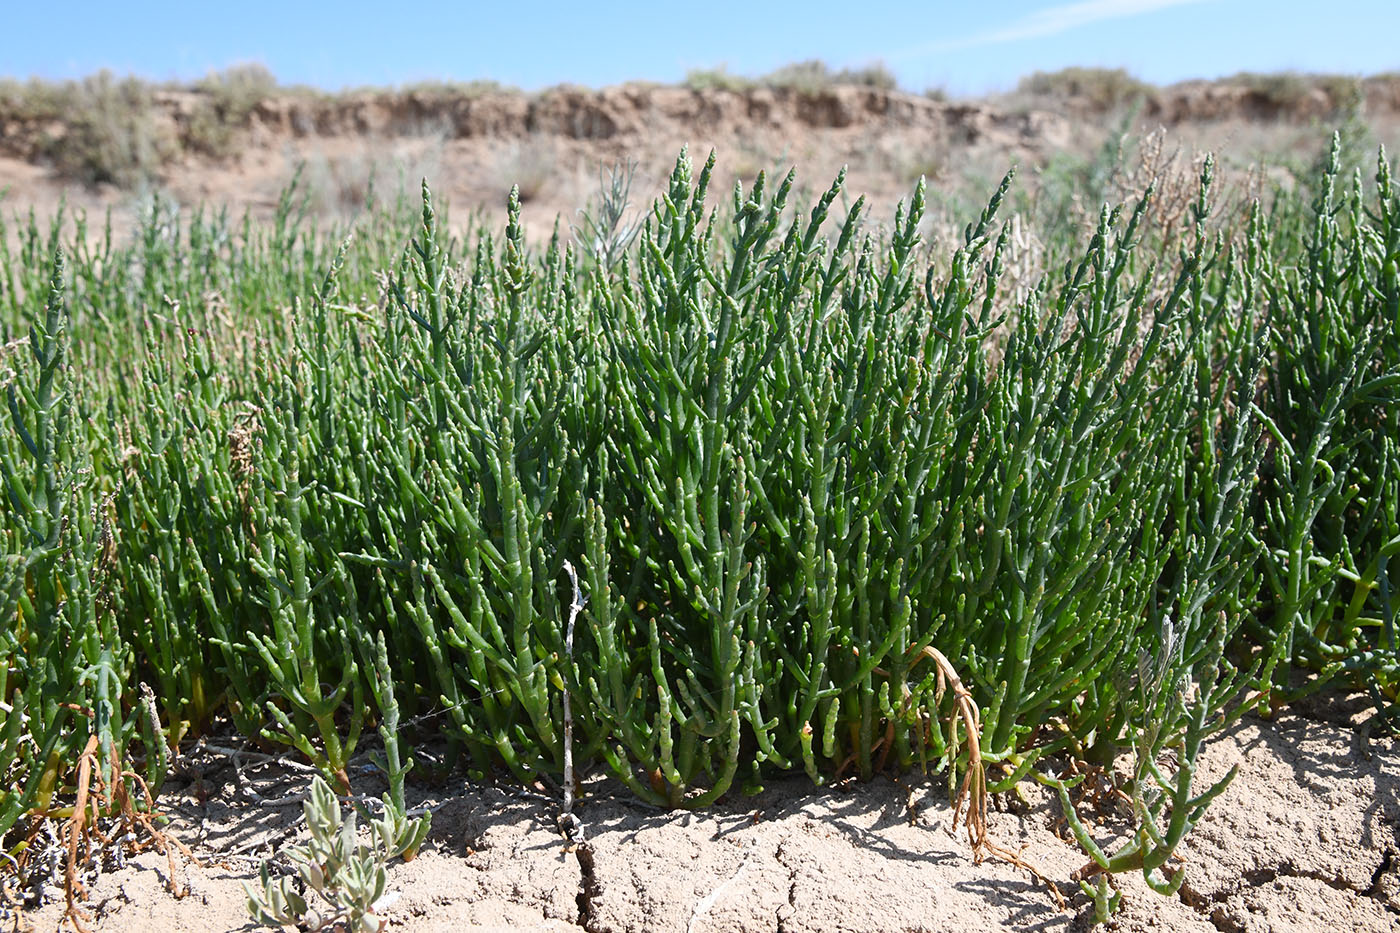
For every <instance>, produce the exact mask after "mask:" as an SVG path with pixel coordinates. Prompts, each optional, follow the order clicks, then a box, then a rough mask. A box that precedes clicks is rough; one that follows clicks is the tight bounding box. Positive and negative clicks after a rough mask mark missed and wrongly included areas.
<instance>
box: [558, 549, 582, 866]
mask: <svg viewBox="0 0 1400 933" xmlns="http://www.w3.org/2000/svg"><path fill="white" fill-rule="evenodd" d="M564 570H565V572H566V573H568V575H569V582H570V583H571V584H573V588H574V599H573V602H571V603H570V604H569V623H568V627H567V629H566V630H565V632H564V654H565V656H566V657H567V658H568V664H569V668H570V670H572V669H573V666H574V623H575V622H576V621H577V620H578V614H579V613H580V612H582V611H583V594H582V593H580V592H579V587H578V571H576V570H574V565H573V564H571V563H569V561H567V560H566V561H564ZM559 825H560V828H561V829H563V830H564V835H565V836H566V837H567V838H568V839H569V841H570V842H572V843H574V844H578V843H580V842H582V841H583V823H582V821H581V820H579V818H578V817H576V816H574V714H573V709H572V707H571V706H570V703H569V684H568V678H565V680H564V808H563V812H562V813H560V814H559Z"/></svg>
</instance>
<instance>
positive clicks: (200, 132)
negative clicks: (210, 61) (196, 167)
mask: <svg viewBox="0 0 1400 933" xmlns="http://www.w3.org/2000/svg"><path fill="white" fill-rule="evenodd" d="M194 89H195V90H196V91H197V92H199V94H200V95H201V99H200V101H199V103H198V104H197V105H196V107H195V110H194V112H193V113H192V114H191V115H190V117H189V120H188V122H187V123H186V124H185V125H184V127H182V136H183V141H184V144H185V146H186V147H187V148H190V149H193V150H195V151H196V152H201V153H204V154H205V155H211V156H216V157H224V156H227V155H229V154H231V153H232V151H233V149H234V143H235V141H236V140H237V137H238V132H239V131H240V130H241V129H243V128H244V126H246V124H247V122H248V117H249V116H250V115H251V114H252V113H253V110H254V108H256V107H257V106H258V104H260V103H262V102H263V101H264V100H266V99H267V98H268V97H269V96H270V95H272V94H273V93H274V92H275V91H276V90H277V79H276V78H274V77H273V76H272V72H270V71H268V70H267V69H266V68H264V67H263V66H262V65H255V64H254V65H240V66H237V67H234V68H229V69H227V70H225V71H217V72H213V73H212V74H210V75H209V76H208V77H206V78H204V79H203V80H201V81H199V82H197V83H196V84H195V86H194Z"/></svg>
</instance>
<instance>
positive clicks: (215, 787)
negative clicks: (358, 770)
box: [21, 700, 1400, 933]
mask: <svg viewBox="0 0 1400 933" xmlns="http://www.w3.org/2000/svg"><path fill="white" fill-rule="evenodd" d="M1361 709H1362V708H1361V706H1360V705H1359V704H1356V703H1354V702H1348V701H1342V700H1332V701H1327V702H1322V703H1314V704H1312V705H1311V707H1310V708H1308V709H1305V710H1300V711H1295V712H1290V713H1286V714H1284V715H1281V716H1280V717H1279V718H1278V719H1277V720H1275V721H1273V722H1264V721H1260V720H1254V719H1251V720H1246V721H1244V722H1242V723H1240V724H1238V725H1237V726H1235V727H1234V728H1232V729H1231V730H1230V731H1229V732H1228V733H1227V734H1225V735H1223V736H1220V737H1219V738H1217V739H1216V740H1215V742H1214V743H1213V744H1212V745H1210V746H1209V748H1208V749H1207V751H1206V752H1205V755H1204V764H1203V768H1202V771H1201V772H1200V773H1199V774H1198V780H1211V779H1214V778H1215V777H1217V776H1219V775H1221V774H1223V773H1224V772H1225V771H1226V770H1227V769H1228V768H1229V767H1230V766H1231V765H1234V764H1238V765H1239V766H1240V774H1239V776H1238V778H1237V779H1236V780H1235V781H1234V783H1233V784H1232V785H1231V786H1230V788H1229V789H1228V791H1227V792H1226V793H1225V794H1224V796H1223V797H1221V798H1220V799H1219V800H1218V801H1217V802H1216V803H1215V805H1213V806H1212V807H1211V809H1210V810H1209V812H1208V813H1207V815H1206V816H1205V817H1204V819H1203V820H1202V822H1201V823H1200V824H1199V825H1198V826H1197V828H1196V830H1195V831H1194V832H1193V833H1192V834H1191V835H1190V836H1189V837H1188V839H1187V841H1186V843H1185V845H1184V846H1183V848H1182V851H1181V855H1182V858H1183V861H1184V864H1185V865H1186V866H1187V871H1188V875H1187V881H1186V884H1185V885H1184V886H1183V888H1182V890H1181V893H1180V894H1179V895H1178V896H1177V897H1174V898H1167V897H1163V896H1161V895H1158V894H1155V893H1153V892H1152V891H1150V890H1148V889H1147V887H1146V886H1145V885H1144V884H1143V883H1142V882H1141V880H1140V879H1139V878H1137V877H1128V876H1125V877H1122V878H1120V879H1119V881H1120V883H1121V888H1122V891H1123V902H1124V905H1123V909H1122V912H1121V913H1120V915H1119V916H1118V917H1117V918H1116V919H1115V920H1114V921H1113V925H1112V927H1111V928H1112V929H1116V930H1122V931H1143V930H1163V929H1170V930H1179V931H1197V930H1199V931H1212V930H1219V931H1230V933H1233V931H1249V933H1253V931H1260V933H1264V931H1300V933H1302V931H1329V933H1340V931H1385V930H1395V929H1400V830H1398V829H1397V826H1400V742H1397V741H1395V740H1392V739H1369V738H1367V736H1366V733H1365V729H1364V728H1363V729H1361V730H1360V731H1358V730H1357V728H1356V724H1357V722H1359V721H1360V719H1359V718H1358V716H1360V717H1361V718H1364V713H1362V712H1361ZM196 763H197V764H199V765H200V767H201V768H202V770H203V773H202V775H201V776H200V777H199V778H198V779H197V780H194V781H191V782H189V783H186V784H184V785H183V786H182V785H180V784H179V783H178V782H173V783H172V785H170V786H168V787H167V791H166V795H165V796H164V798H163V801H162V802H163V804H164V806H165V807H166V808H167V810H168V812H169V813H170V814H171V815H172V817H173V821H172V824H171V827H170V829H171V831H172V832H173V833H174V834H175V835H176V836H178V837H179V838H181V839H182V840H184V841H185V842H186V843H187V844H188V845H190V846H191V847H192V848H193V850H194V851H195V853H196V854H197V855H198V857H199V860H200V863H199V864H198V865H194V864H184V865H182V866H181V868H180V870H179V880H180V881H181V882H182V883H185V884H188V886H189V891H190V893H189V894H188V896H186V897H185V898H183V899H181V900H177V899H175V898H174V897H172V896H171V895H170V894H169V893H167V891H166V889H165V887H164V885H165V881H166V874H167V869H166V867H165V861H164V859H163V858H160V857H158V856H154V855H146V856H143V857H141V858H140V859H138V860H136V861H135V862H134V863H132V864H130V865H128V866H126V867H124V868H121V869H120V870H109V871H107V872H105V873H104V874H102V875H101V876H100V877H99V879H98V881H97V883H96V884H95V886H94V887H93V889H92V891H91V899H90V901H89V908H90V910H91V914H92V922H91V926H92V928H93V929H94V930H97V931H109V933H128V931H131V933H134V931H146V930H166V931H172V933H175V931H201V933H203V931H214V930H241V929H252V927H251V926H249V925H248V921H247V914H246V912H245V908H244V894H243V889H242V884H243V882H245V881H250V880H254V879H255V878H256V873H257V868H258V862H259V860H260V859H262V858H265V857H267V856H269V855H274V854H275V853H276V851H277V850H278V848H279V847H281V846H283V845H285V844H288V843H290V842H292V841H294V840H295V839H296V838H297V836H298V834H299V832H300V829H301V816H300V807H299V806H296V805H295V804H294V803H290V802H285V801H288V800H290V799H291V798H294V797H295V796H296V794H297V793H299V792H300V791H303V790H304V789H305V784H306V781H307V780H308V778H307V775H306V774H305V773H303V772H300V771H288V770H286V769H284V768H280V767H278V766H276V765H275V764H270V765H267V766H263V767H251V768H250V767H247V766H245V768H244V775H245V779H246V781H247V783H245V784H244V785H243V786H244V787H245V788H247V790H248V791H252V792H253V793H256V794H258V795H260V796H261V797H262V798H263V802H262V803H261V804H258V803H251V802H249V795H248V794H247V793H246V792H244V793H240V791H239V784H238V782H237V781H236V779H235V777H234V773H233V768H232V767H231V766H230V765H229V764H228V761H227V759H223V758H220V757H218V756H215V755H206V756H204V757H203V758H201V759H198V760H197V762H196ZM366 783H367V784H372V783H373V781H372V780H369V779H367V781H366ZM1023 789H1024V790H1025V796H1026V798H1027V799H1026V801H1024V802H1023V801H1021V800H1018V799H1017V797H1016V796H1015V795H1013V794H1007V795H1002V796H1000V797H998V798H995V799H994V801H993V803H994V807H993V810H994V812H993V813H992V814H991V820H990V823H991V830H992V833H993V835H994V837H995V839H996V841H998V842H999V843H1001V844H1002V845H1005V846H1008V847H1010V848H1012V849H1022V850H1023V857H1024V859H1025V860H1026V861H1027V862H1028V863H1030V864H1032V865H1034V866H1035V867H1036V869H1038V871H1039V872H1041V873H1042V874H1043V875H1044V876H1045V877H1046V878H1048V879H1050V880H1051V881H1053V882H1054V883H1056V884H1057V885H1058V886H1059V888H1060V890H1061V891H1062V892H1063V893H1064V894H1065V896H1066V897H1067V898H1068V899H1069V905H1070V906H1069V910H1067V911H1061V910H1059V909H1058V908H1057V907H1056V905H1055V903H1054V900H1053V898H1052V896H1051V894H1050V892H1049V891H1048V890H1047V889H1046V887H1045V886H1044V885H1043V884H1042V883H1041V882H1039V881H1037V880H1036V879H1035V878H1034V877H1033V876H1032V875H1031V874H1030V873H1029V872H1027V871H1025V870H1023V869H1020V868H1017V867H1015V866H1013V865H1009V864H1007V863H1005V862H1001V861H997V860H987V861H983V862H982V863H981V864H974V863H973V860H972V859H971V857H970V854H969V851H968V848H967V843H966V840H965V838H964V837H963V836H962V834H961V833H958V834H957V835H956V836H955V835H953V834H952V833H951V832H950V829H951V827H950V821H951V816H952V814H951V811H950V809H949V806H948V800H947V795H946V788H945V786H944V785H943V783H942V781H941V780H939V779H925V778H923V777H922V776H919V775H910V776H909V777H908V778H907V779H906V780H904V781H896V780H892V779H890V778H879V779H877V780H875V781H873V782H871V783H869V784H856V783H847V784H843V785H841V786H839V787H834V788H826V789H815V790H814V789H813V788H812V786H811V785H810V784H809V783H808V782H806V780H805V779H792V780H786V781H783V782H779V783H777V784H774V785H771V786H770V787H769V788H768V789H767V790H766V791H764V792H763V793H762V794H760V795H758V796H756V797H751V798H745V797H738V796H736V797H735V799H731V800H727V801H725V802H723V803H722V804H721V805H719V806H717V807H715V808H713V809H711V810H709V811H706V812H703V813H664V812H660V811H655V810H651V809H649V808H647V807H645V806H642V805H640V804H638V803H636V802H635V801H633V800H631V799H629V797H628V796H627V794H626V792H625V791H623V790H622V789H621V788H619V787H618V786H616V785H614V784H613V783H612V782H610V781H606V780H601V779H599V780H594V781H590V782H588V784H587V792H586V793H585V795H584V797H583V798H582V800H581V802H580V805H579V809H578V811H577V812H578V814H579V816H580V817H581V818H582V819H583V820H584V822H585V825H586V828H587V840H588V845H587V850H586V851H585V852H584V853H582V857H580V853H579V852H574V851H567V850H566V846H565V843H564V840H563V839H562V838H561V836H560V835H559V833H558V831H557V830H556V829H555V828H554V827H555V817H556V815H557V813H558V806H557V804H556V803H555V802H554V801H552V800H550V799H548V798H546V797H545V796H544V795H538V794H531V793H529V792H521V791H518V790H514V789H511V788H508V787H492V786H480V785H462V786H458V787H456V788H453V789H452V790H451V791H450V792H448V791H446V790H441V789H440V790H438V791H437V792H436V796H434V795H432V794H430V795H428V796H427V797H426V798H425V799H424V801H423V802H424V803H425V804H427V805H430V806H434V807H436V810H435V816H434V823H433V832H432V835H431V836H430V837H429V841H428V843H427V845H426V846H425V849H424V851H423V852H422V853H421V854H420V856H419V857H418V858H417V859H415V860H414V861H413V862H410V863H407V864H398V865H396V866H395V867H393V868H392V869H391V872H390V886H391V888H392V889H394V890H397V891H398V892H400V894H401V898H400V899H399V900H398V901H397V902H396V903H395V904H394V906H393V907H392V908H391V909H390V917H391V925H390V929H400V930H412V931H465V930H576V929H580V928H582V929H585V930H589V931H608V933H642V931H687V933H699V931H720V930H730V931H766V930H783V931H804V933H807V931H810V933H816V931H833V933H835V931H843V933H856V931H924V930H927V931H935V930H936V931H944V930H969V931H980V930H1037V931H1058V930H1065V931H1069V930H1083V929H1087V928H1088V927H1089V926H1090V921H1091V919H1092V907H1091V906H1090V905H1089V903H1088V901H1087V898H1085V897H1084V896H1083V895H1081V894H1079V893H1078V892H1077V890H1076V889H1075V887H1074V886H1073V885H1072V884H1071V883H1070V882H1069V880H1068V879H1069V877H1070V875H1071V873H1072V872H1073V871H1074V870H1075V869H1076V868H1078V867H1079V866H1080V865H1081V864H1083V862H1084V858H1083V856H1082V855H1081V854H1080V853H1079V852H1078V850H1077V849H1076V848H1075V847H1074V846H1073V845H1071V844H1070V843H1067V842H1066V841H1064V838H1062V836H1061V834H1062V833H1064V829H1063V822H1062V820H1061V818H1060V815H1059V807H1058V804H1057V803H1055V802H1054V801H1053V800H1052V799H1051V796H1050V795H1049V794H1047V793H1044V792H1042V791H1041V790H1040V789H1039V788H1038V787H1036V786H1034V785H1025V786H1023ZM279 801H284V802H282V803H281V804H280V805H278V802H279ZM1111 822H1112V820H1111V817H1110V818H1109V820H1108V823H1110V824H1111ZM1065 835H1066V837H1067V834H1065ZM274 864H275V863H274ZM61 913H62V911H61V906H60V905H58V904H50V905H48V906H46V907H45V908H43V909H42V910H39V911H37V912H36V913H34V914H33V915H31V916H29V917H27V918H25V920H24V923H25V924H28V928H32V929H35V930H51V929H55V928H56V927H57V925H58V923H59V921H60V916H61ZM21 928H25V927H24V926H23V925H22V926H21Z"/></svg>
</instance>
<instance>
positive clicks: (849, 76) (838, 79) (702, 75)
mask: <svg viewBox="0 0 1400 933" xmlns="http://www.w3.org/2000/svg"><path fill="white" fill-rule="evenodd" d="M685 84H686V87H689V88H691V89H692V90H696V91H703V90H724V91H743V90H748V89H750V88H756V87H772V88H785V89H788V90H793V91H797V92H799V93H802V94H816V93H820V92H821V91H825V90H828V89H830V88H833V87H840V86H854V87H870V88H879V89H881V90H886V91H892V90H894V89H895V88H896V87H898V81H896V79H895V77H894V74H893V73H892V72H891V71H890V70H889V69H888V68H886V67H885V66H884V65H882V64H878V63H877V64H873V65H867V66H865V67H862V68H854V69H852V68H842V69H840V70H834V69H832V68H831V66H829V65H827V64H826V63H825V62H823V61H819V60H816V59H812V60H808V61H804V62H795V63H793V64H791V65H784V66H783V67H781V68H778V69H777V70H775V71H772V72H769V73H768V74H766V75H763V76H761V77H757V78H749V77H744V76H741V75H735V74H731V73H730V72H729V71H728V70H727V69H725V68H724V67H720V68H711V69H696V70H692V71H690V72H688V73H687V74H686V77H685Z"/></svg>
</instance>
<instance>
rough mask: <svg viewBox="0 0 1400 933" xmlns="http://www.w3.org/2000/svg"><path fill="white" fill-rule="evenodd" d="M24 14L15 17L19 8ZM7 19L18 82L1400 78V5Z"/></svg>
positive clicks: (1053, 3) (502, 10)
mask: <svg viewBox="0 0 1400 933" xmlns="http://www.w3.org/2000/svg"><path fill="white" fill-rule="evenodd" d="M5 7H8V9H6V8H5ZM399 9H400V10H401V11H402V12H397V13H396V12H392V7H391V5H390V4H388V3H385V2H384V0H377V2H360V0H344V2H340V3H335V4H328V3H303V2H297V0H282V2H276V3H268V2H263V0H242V2H236V3H207V2H201V0H185V2H179V3H176V2H141V0H129V2H116V3H114V2H110V0H109V2H103V3H61V2H54V3H46V4H40V3H27V2H19V0H9V2H8V3H4V4H0V31H3V33H4V35H3V37H0V75H8V76H12V77H29V76H39V77H45V78H67V77H77V76H81V75H84V74H88V73H91V72H94V71H96V70H99V69H102V68H108V69H111V70H113V71H115V72H118V73H122V74H125V73H134V74H138V75H142V76H144V77H148V78H155V79H173V78H178V79H189V78H196V77H199V76H201V75H203V74H205V73H206V72H208V71H209V70H211V69H216V68H223V67H226V66H229V65H232V64H237V63H240V62H260V63H262V64H264V65H266V66H267V67H268V68H270V69H271V70H272V71H273V73H274V74H276V75H277V77H278V78H279V79H280V80H281V81H283V82H284V83H289V84H295V83H302V84H312V85H317V86H320V87H324V88H328V89H338V88H342V87H347V86H357V85H369V84H373V85H394V84H404V83H409V82H413V81H419V80H426V79H450V80H469V79H474V78H492V79H495V80H498V81H501V82H503V83H506V84H513V85H517V86H520V87H524V88H530V89H534V88H540V87H546V86H549V85H552V84H558V83H561V82H573V83H576V84H583V85H589V86H603V85H608V84H616V83H619V82H621V81H625V80H628V79H634V78H635V79H648V80H653V81H666V82H672V81H678V80H680V79H681V78H683V77H684V75H685V73H686V71H688V70H689V69H692V68H706V67H716V66H720V65H724V66H726V67H728V69H729V70H730V71H733V72H736V73H740V74H761V73H763V72H766V71H771V70H772V69H774V68H776V67H778V66H780V65H783V64H786V63H788V62H793V61H798V60H802V59H808V58H820V59H824V60H825V61H827V62H828V63H830V64H832V65H837V66H852V65H861V64H867V63H870V62H873V61H883V62H884V63H885V64H887V65H888V66H889V67H890V68H891V69H892V70H893V71H894V72H895V74H896V76H897V77H898V78H899V80H900V83H901V84H902V85H904V86H905V87H907V88H910V89H914V90H922V89H923V88H926V87H933V86H939V87H944V88H947V89H949V90H951V91H953V92H955V93H978V92H983V91H988V90H995V89H1002V88H1009V87H1011V86H1013V85H1014V84H1015V82H1016V79H1017V78H1018V77H1020V76H1021V75H1024V74H1027V73H1029V72H1031V71H1035V70H1050V69H1055V68H1062V67H1065V66H1068V65H1087V66H1104V67H1114V68H1117V67H1124V68H1128V69H1129V70H1130V71H1132V72H1134V73H1135V74H1137V75H1139V76H1140V77H1143V78H1146V79H1148V80H1152V81H1157V82H1170V81H1176V80H1181V79H1184V78H1192V77H1216V76H1220V75H1227V74H1233V73H1235V72H1238V71H1246V70H1248V71H1275V70H1283V69H1296V70H1304V71H1333V72H1345V73H1353V74H1355V73H1372V72H1377V71H1385V70H1400V41H1397V40H1400V0H1067V2H1066V0H1048V2H1047V0H1040V2H1036V0H1001V2H997V0H982V2H974V3H968V2H966V0H954V2H943V0H937V2H934V0H925V2H923V3H918V2H891V3H879V2H852V0H840V2H829V0H808V2H805V3H799V4H781V3H763V2H753V0H750V2H744V3H733V2H727V0H709V2H706V3H691V4H675V3H666V2H652V3H587V2H577V0H576V2H570V3H563V2H549V3H544V2H538V3H529V2H517V3H509V2H499V0H498V2H494V3H467V2H459V3H439V2H432V0H421V2H417V3H411V4H408V5H406V6H404V7H401V8H399Z"/></svg>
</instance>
